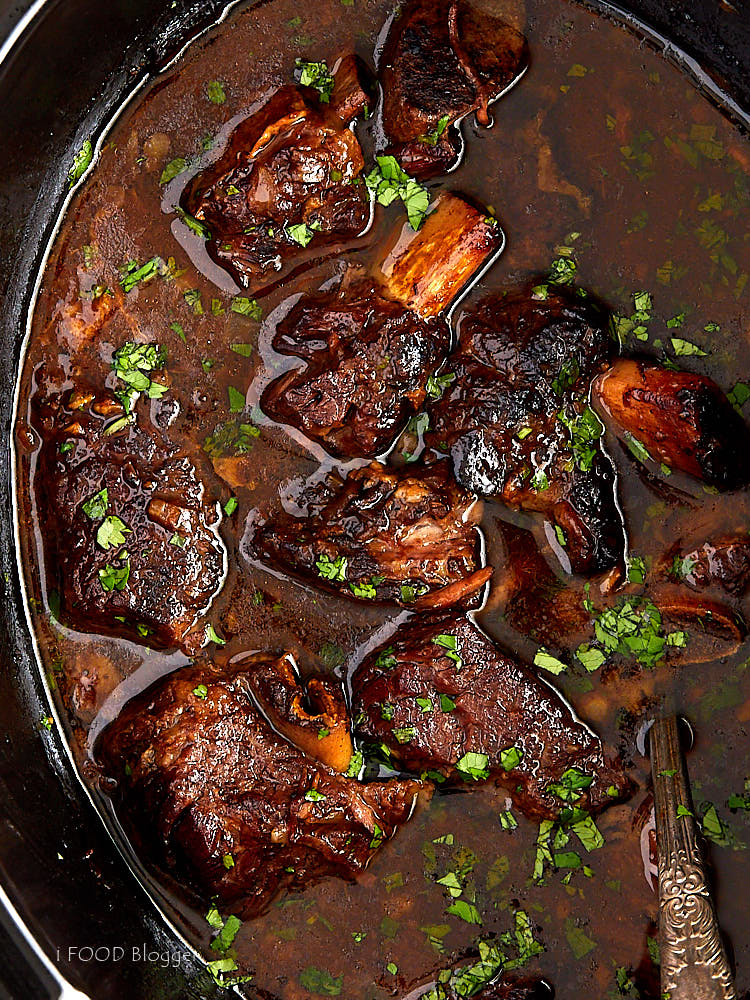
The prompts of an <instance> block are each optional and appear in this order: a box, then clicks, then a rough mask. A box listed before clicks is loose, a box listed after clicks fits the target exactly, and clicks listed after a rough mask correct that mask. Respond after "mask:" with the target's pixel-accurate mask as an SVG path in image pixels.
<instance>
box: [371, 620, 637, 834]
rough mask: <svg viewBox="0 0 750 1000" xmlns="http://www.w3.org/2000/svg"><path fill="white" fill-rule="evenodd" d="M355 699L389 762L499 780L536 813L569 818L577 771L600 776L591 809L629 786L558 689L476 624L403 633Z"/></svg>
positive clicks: (417, 623)
mask: <svg viewBox="0 0 750 1000" xmlns="http://www.w3.org/2000/svg"><path fill="white" fill-rule="evenodd" d="M352 692H353V695H352V712H353V715H354V718H355V722H356V726H357V729H358V732H359V734H360V735H361V736H362V737H363V738H364V740H366V741H367V742H368V743H374V744H377V745H378V746H379V747H380V750H381V752H383V753H385V754H386V756H387V757H388V759H389V760H392V761H394V762H395V764H397V765H398V766H401V767H403V768H405V769H407V770H409V771H415V772H417V773H421V772H426V773H427V774H429V775H430V776H434V775H435V774H437V775H442V776H444V778H445V779H446V780H447V781H449V782H452V783H456V782H460V781H461V780H469V781H471V780H472V778H483V777H492V778H494V779H495V780H496V781H497V782H498V783H500V784H502V785H504V786H505V787H507V789H508V792H509V794H510V795H511V797H512V798H513V800H514V802H515V803H516V804H517V806H518V808H519V809H520V810H521V811H522V812H523V813H524V814H526V815H529V816H534V817H555V816H556V815H557V814H558V813H559V810H560V808H561V807H562V806H563V800H562V799H561V798H560V797H558V796H556V794H555V785H556V784H559V783H560V781H561V779H562V780H563V782H564V781H565V779H564V778H563V776H564V775H565V773H566V772H568V771H569V770H570V769H571V768H575V769H577V770H578V771H580V772H583V773H585V774H586V775H588V776H590V778H592V779H593V780H592V781H591V783H590V786H589V787H588V789H587V792H586V797H585V799H582V800H581V804H582V805H585V806H586V807H587V808H589V809H592V810H597V809H601V808H602V807H603V806H605V805H606V804H607V803H608V802H612V801H613V799H614V798H618V797H619V796H620V795H622V794H624V793H625V792H626V791H627V790H628V789H629V782H628V779H627V778H626V776H625V774H624V773H623V771H622V769H621V768H620V767H619V765H618V764H617V763H616V762H612V761H609V760H607V759H606V758H605V756H604V751H603V749H602V744H601V741H600V740H599V739H598V737H596V736H595V735H594V733H592V732H591V730H590V729H588V728H587V727H586V726H585V725H584V724H583V723H582V722H580V721H579V720H578V719H577V718H576V717H575V716H574V715H573V713H572V712H571V710H570V708H569V707H568V705H567V704H566V703H565V702H564V701H563V700H562V698H561V697H560V696H559V695H558V694H557V692H556V691H555V690H554V688H552V687H550V686H549V685H548V684H546V683H545V682H544V681H542V680H540V679H539V678H538V677H537V676H536V675H535V674H534V673H533V672H532V671H531V670H529V669H528V668H527V667H524V666H522V665H521V664H520V663H518V662H516V661H515V660H513V659H511V658H510V657H509V656H508V655H506V654H504V653H503V652H502V651H501V650H500V649H499V648H498V647H497V646H496V645H495V644H494V643H493V642H492V640H491V639H489V638H488V637H487V636H486V635H485V634H484V633H483V632H482V631H480V629H479V628H478V627H477V626H476V625H475V624H474V623H473V622H472V621H471V620H470V619H469V618H466V617H453V616H449V615H446V616H441V617H433V618H431V619H420V620H414V621H410V622H409V623H408V624H407V625H405V626H402V628H401V629H399V630H398V631H397V632H396V634H395V635H394V636H393V637H392V639H391V640H390V642H389V643H388V645H387V646H383V647H381V648H380V649H377V650H375V651H374V652H373V653H371V654H370V655H369V656H368V657H367V658H366V659H365V660H364V661H363V663H362V664H361V665H360V666H359V667H358V668H357V670H356V672H355V674H354V676H353V678H352ZM514 750H515V751H517V752H518V753H513V752H512V751H514ZM506 751H511V753H510V755H508V754H507V753H506ZM519 754H520V760H518V756H519ZM504 763H505V766H504Z"/></svg>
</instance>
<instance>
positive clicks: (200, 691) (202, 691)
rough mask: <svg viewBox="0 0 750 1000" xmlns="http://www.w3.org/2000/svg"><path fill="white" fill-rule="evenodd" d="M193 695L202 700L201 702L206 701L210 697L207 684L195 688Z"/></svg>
mask: <svg viewBox="0 0 750 1000" xmlns="http://www.w3.org/2000/svg"><path fill="white" fill-rule="evenodd" d="M193 694H194V695H195V697H196V698H200V699H201V701H205V700H206V698H207V697H208V688H207V687H206V685H205V684H198V685H197V686H196V687H194V688H193Z"/></svg>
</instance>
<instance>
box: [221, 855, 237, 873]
mask: <svg viewBox="0 0 750 1000" xmlns="http://www.w3.org/2000/svg"><path fill="white" fill-rule="evenodd" d="M221 863H222V864H223V865H224V867H225V868H226V869H227V871H229V869H230V868H234V858H233V857H232V855H231V854H225V855H224V856H223V857H222V859H221Z"/></svg>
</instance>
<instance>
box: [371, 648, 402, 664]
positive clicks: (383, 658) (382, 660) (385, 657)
mask: <svg viewBox="0 0 750 1000" xmlns="http://www.w3.org/2000/svg"><path fill="white" fill-rule="evenodd" d="M397 662H398V660H397V659H396V657H395V656H394V655H393V646H388V647H387V648H386V649H384V650H383V651H382V652H381V653H378V656H377V659H376V660H375V666H376V667H377V668H378V669H379V670H391V669H392V668H393V667H395V666H396V664H397Z"/></svg>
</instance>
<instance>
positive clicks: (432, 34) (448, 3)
mask: <svg viewBox="0 0 750 1000" xmlns="http://www.w3.org/2000/svg"><path fill="white" fill-rule="evenodd" d="M528 58H529V54H528V47H527V44H526V40H525V38H524V37H523V35H522V34H521V33H520V32H518V31H516V29H515V28H512V27H511V26H510V25H509V24H506V23H505V22H504V21H501V20H500V19H499V18H496V17H493V16H491V15H489V14H487V13H485V12H483V11H480V10H477V9H476V8H475V7H474V6H473V5H472V4H471V3H468V2H465V0H413V2H411V3H409V4H407V6H406V8H405V9H404V11H403V12H402V13H401V14H400V15H399V16H398V17H397V18H396V19H395V21H394V22H393V25H392V27H391V31H390V34H389V36H388V40H387V43H386V48H385V51H384V55H383V74H382V75H383V91H384V99H383V127H384V131H385V133H386V136H387V138H388V141H389V143H390V145H389V150H388V151H389V152H393V153H395V155H396V156H397V157H398V158H399V159H400V160H401V162H402V164H403V166H404V168H405V169H406V170H407V171H409V172H410V173H412V174H414V175H415V176H418V177H429V176H433V175H435V174H438V173H442V172H445V171H447V170H449V169H450V168H451V167H452V166H454V165H455V163H456V161H457V159H458V156H459V154H460V151H461V148H462V143H461V138H460V136H459V135H458V134H457V133H456V131H455V130H454V129H453V128H452V127H450V126H452V125H453V124H454V123H455V122H456V121H457V120H458V119H460V118H463V117H464V116H465V115H468V114H469V113H470V112H472V111H476V112H477V119H478V120H479V121H480V123H482V124H488V123H489V121H490V118H489V112H488V106H489V104H490V103H491V102H492V101H493V100H494V99H495V98H497V97H498V96H499V95H500V94H502V93H503V92H504V91H505V90H507V89H508V88H509V87H510V86H511V84H512V83H513V82H514V81H515V80H517V79H518V78H519V77H520V75H521V74H522V72H523V70H524V69H525V68H526V66H527V65H528ZM441 126H442V131H441ZM446 126H449V127H446Z"/></svg>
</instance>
